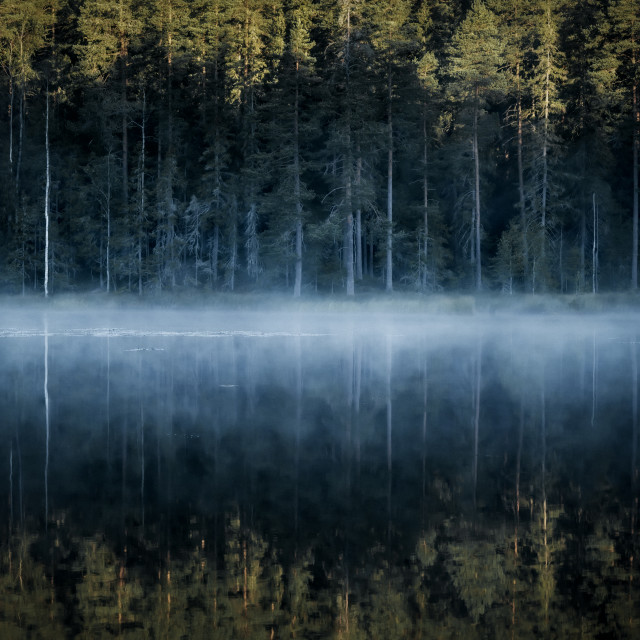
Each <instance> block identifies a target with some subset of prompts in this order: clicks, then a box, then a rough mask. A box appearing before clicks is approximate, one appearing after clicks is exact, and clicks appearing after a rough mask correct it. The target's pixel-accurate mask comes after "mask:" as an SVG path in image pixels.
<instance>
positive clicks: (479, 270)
mask: <svg viewBox="0 0 640 640" xmlns="http://www.w3.org/2000/svg"><path fill="white" fill-rule="evenodd" d="M478 91H479V89H478V88H477V87H476V102H475V106H474V110H473V162H474V169H475V188H474V194H475V247H476V256H475V257H476V290H477V291H481V290H482V254H481V251H480V158H479V157H478V111H479V105H478Z"/></svg>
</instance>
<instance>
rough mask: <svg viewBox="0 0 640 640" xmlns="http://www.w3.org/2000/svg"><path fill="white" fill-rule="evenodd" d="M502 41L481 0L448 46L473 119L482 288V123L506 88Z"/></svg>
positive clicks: (458, 96)
mask: <svg viewBox="0 0 640 640" xmlns="http://www.w3.org/2000/svg"><path fill="white" fill-rule="evenodd" d="M502 48H503V47H502V44H501V41H500V38H499V34H498V29H497V24H496V18H495V16H494V14H493V13H491V11H489V10H488V9H487V8H486V7H485V5H484V4H483V3H482V2H481V0H475V1H474V3H473V5H472V7H471V9H470V10H469V13H468V14H467V16H466V17H465V19H464V21H463V22H462V24H461V25H460V28H459V29H458V30H457V31H456V33H455V35H454V37H453V41H452V43H451V47H450V49H449V69H448V73H449V74H450V76H451V78H452V81H451V83H450V91H451V94H450V95H451V99H452V100H453V101H454V102H455V103H457V104H458V105H459V107H460V108H461V109H464V110H468V111H469V114H470V119H471V134H470V136H471V140H470V142H471V146H472V153H473V163H474V170H473V173H474V182H473V197H474V199H473V204H474V206H473V216H472V220H473V223H472V229H473V241H472V246H473V248H474V253H472V255H473V258H474V261H475V288H476V289H477V290H478V291H480V290H481V289H482V252H481V243H480V240H481V233H482V208H481V202H480V194H481V192H480V148H479V144H478V139H479V134H478V130H479V122H480V119H481V117H482V115H483V113H484V110H485V109H486V108H487V106H488V104H489V100H490V99H491V98H496V97H498V96H500V95H501V94H502V93H503V92H504V90H505V88H506V87H505V83H504V78H503V73H502V71H501V53H502Z"/></svg>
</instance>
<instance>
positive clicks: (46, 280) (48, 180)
mask: <svg viewBox="0 0 640 640" xmlns="http://www.w3.org/2000/svg"><path fill="white" fill-rule="evenodd" d="M46 91H47V95H46V98H47V108H46V116H45V128H44V141H45V142H44V146H45V156H46V182H45V189H44V221H45V227H44V228H45V231H44V296H45V298H47V297H48V296H49V192H50V190H51V163H50V161H49V83H48V82H47V90H46Z"/></svg>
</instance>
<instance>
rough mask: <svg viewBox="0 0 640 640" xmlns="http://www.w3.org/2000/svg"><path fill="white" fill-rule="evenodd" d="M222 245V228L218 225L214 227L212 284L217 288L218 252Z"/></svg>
mask: <svg viewBox="0 0 640 640" xmlns="http://www.w3.org/2000/svg"><path fill="white" fill-rule="evenodd" d="M219 243H220V227H219V225H218V224H217V223H216V224H215V225H214V227H213V246H212V247H211V281H212V282H211V284H212V285H213V287H214V288H215V287H216V286H217V283H218V252H219Z"/></svg>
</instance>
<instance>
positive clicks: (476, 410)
mask: <svg viewBox="0 0 640 640" xmlns="http://www.w3.org/2000/svg"><path fill="white" fill-rule="evenodd" d="M475 364H476V366H475V385H474V387H473V508H474V509H475V508H476V507H477V504H478V445H479V442H480V393H481V391H482V337H481V336H478V338H477V344H476V363H475Z"/></svg>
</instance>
